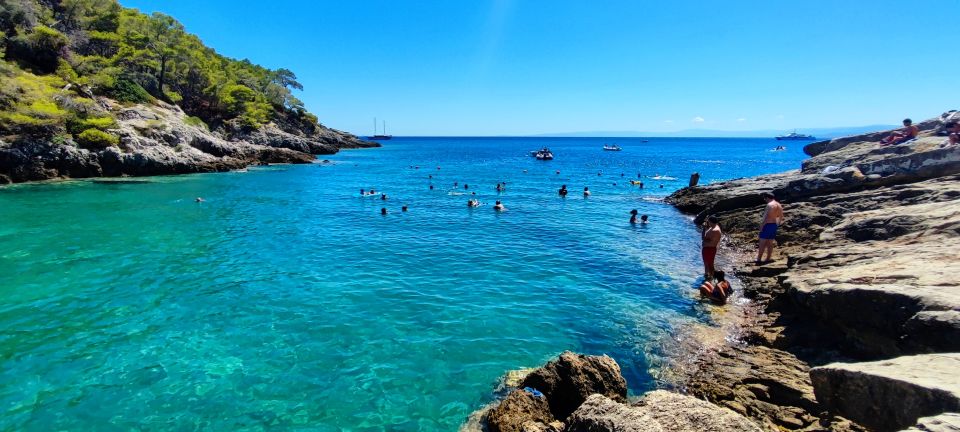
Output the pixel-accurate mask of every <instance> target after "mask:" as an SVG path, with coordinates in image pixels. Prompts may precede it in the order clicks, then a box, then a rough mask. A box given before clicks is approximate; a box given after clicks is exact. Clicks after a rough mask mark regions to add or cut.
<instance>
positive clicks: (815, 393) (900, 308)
mask: <svg viewBox="0 0 960 432" xmlns="http://www.w3.org/2000/svg"><path fill="white" fill-rule="evenodd" d="M941 125H942V121H941V120H940V119H933V120H929V121H926V122H923V123H920V128H921V130H922V132H921V134H920V137H919V138H918V139H916V140H913V141H911V142H909V143H905V144H901V145H897V146H880V145H879V144H878V142H877V140H878V139H879V138H881V137H882V136H883V135H884V134H882V133H877V134H867V135H861V136H857V137H849V138H842V139H837V140H832V141H825V142H819V143H813V144H811V145H809V146H807V148H806V149H805V150H806V151H807V153H808V154H810V155H812V156H813V157H812V158H810V159H809V160H807V161H805V162H804V163H803V166H802V169H801V170H799V171H792V172H788V173H784V174H777V175H771V176H762V177H758V178H752V179H739V180H733V181H729V182H723V183H718V184H712V185H708V186H705V187H695V188H686V189H683V190H681V191H678V192H677V193H675V194H673V195H672V196H671V197H669V198H668V201H669V202H671V203H673V204H674V205H676V206H677V207H678V208H680V209H681V210H683V211H686V212H690V213H695V214H697V220H698V221H700V220H702V219H703V218H705V217H706V216H707V215H710V214H716V215H718V216H719V218H720V220H721V225H722V226H723V228H724V229H725V231H726V233H727V237H728V238H727V240H726V242H727V246H728V247H730V248H732V249H739V250H742V251H744V254H743V255H742V256H740V259H739V260H736V264H735V267H736V269H735V270H736V271H737V273H738V275H740V277H741V280H742V281H743V283H744V285H745V287H744V288H745V294H746V295H747V296H748V297H751V298H753V299H755V300H756V302H755V304H756V307H757V310H756V315H754V316H750V317H748V318H746V319H745V324H744V325H745V326H746V327H747V332H746V334H747V337H746V341H747V342H748V343H747V344H746V345H742V346H733V345H731V346H725V347H720V348H718V349H716V350H715V351H714V352H708V353H706V354H705V355H704V357H703V358H702V359H700V360H699V363H700V367H699V368H696V370H695V371H693V372H692V373H690V375H689V376H688V377H686V384H687V388H688V390H690V391H691V392H692V393H694V394H695V395H698V396H702V397H705V398H707V399H709V400H711V401H714V402H716V403H718V404H720V405H723V406H726V407H729V408H731V409H733V410H734V411H738V412H740V413H742V414H745V415H749V416H752V417H754V418H756V419H758V420H760V421H761V422H762V423H764V424H766V425H767V426H768V428H770V429H774V428H781V429H793V430H800V429H803V430H808V429H809V428H815V429H816V428H831V429H842V428H854V429H855V428H858V427H859V426H856V425H850V424H846V423H844V422H843V421H841V420H838V419H836V418H835V417H833V416H834V415H839V416H843V417H845V418H849V419H851V420H854V421H855V422H856V423H859V424H860V425H863V426H866V427H868V428H870V429H872V430H899V429H901V428H904V427H908V426H910V425H913V424H914V422H916V421H917V419H918V418H919V417H923V416H930V415H936V414H939V413H941V412H943V411H945V410H946V411H950V410H955V409H957V408H956V407H957V405H956V403H957V402H956V401H957V400H958V399H957V396H958V394H960V391H958V389H960V374H958V373H957V370H958V369H956V365H957V363H956V360H955V357H952V356H953V355H952V354H951V355H947V356H944V355H940V354H934V353H951V352H958V351H960V287H958V285H957V283H956V275H957V274H960V252H957V249H956V244H957V243H958V241H960V146H952V147H946V146H943V144H944V142H945V140H946V138H945V137H944V136H939V135H937V131H938V130H939V129H940V127H941ZM763 191H773V192H774V193H775V194H776V195H777V197H778V198H779V199H780V200H781V202H782V203H783V204H784V207H785V212H786V222H785V224H784V226H783V227H782V228H781V231H780V235H778V242H779V245H778V246H779V247H778V254H779V256H780V259H779V260H778V261H777V262H775V263H772V264H766V265H763V266H756V265H754V264H753V263H752V259H753V255H752V254H753V251H754V250H755V247H756V246H755V242H756V235H757V234H756V231H757V229H758V226H759V223H760V221H759V218H760V216H761V213H762V208H763V201H762V199H761V198H760V195H759V194H760V193H761V192H763ZM926 356H934V357H926ZM858 361H867V362H865V363H858ZM837 362H840V363H837ZM811 367H813V369H812V370H811ZM811 375H812V376H813V379H811ZM855 389H859V390H856V391H855ZM841 424H843V425H844V426H843V427H840V426H837V425H841Z"/></svg>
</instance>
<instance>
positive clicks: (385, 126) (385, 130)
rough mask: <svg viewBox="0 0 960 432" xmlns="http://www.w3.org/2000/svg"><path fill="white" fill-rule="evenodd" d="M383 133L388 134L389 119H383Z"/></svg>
mask: <svg viewBox="0 0 960 432" xmlns="http://www.w3.org/2000/svg"><path fill="white" fill-rule="evenodd" d="M383 134H384V135H386V134H387V121H386V120H384V121H383Z"/></svg>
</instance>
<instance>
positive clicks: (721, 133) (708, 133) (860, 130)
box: [533, 125, 899, 139]
mask: <svg viewBox="0 0 960 432" xmlns="http://www.w3.org/2000/svg"><path fill="white" fill-rule="evenodd" d="M897 127H899V126H896V125H869V126H848V127H835V128H797V132H800V133H805V134H808V135H813V136H815V137H817V138H822V139H829V138H840V137H846V136H854V135H861V134H865V133H869V132H873V131H878V130H889V129H894V128H897ZM790 130H793V129H790ZM784 132H789V131H783V130H773V129H769V130H749V131H729V130H716V129H685V130H681V131H675V132H640V131H582V132H556V133H545V134H537V135H533V136H537V137H557V138H560V137H577V138H585V137H602V138H606V137H610V138H632V137H676V138H773V137H775V136H777V135H782V134H783V133H784Z"/></svg>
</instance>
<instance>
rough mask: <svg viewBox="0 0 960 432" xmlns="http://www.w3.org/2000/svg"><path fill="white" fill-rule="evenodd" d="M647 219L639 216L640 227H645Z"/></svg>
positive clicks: (645, 216)
mask: <svg viewBox="0 0 960 432" xmlns="http://www.w3.org/2000/svg"><path fill="white" fill-rule="evenodd" d="M647 219H649V217H647V215H643V216H640V224H641V225H646V224H647Z"/></svg>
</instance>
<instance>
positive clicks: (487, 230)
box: [0, 137, 804, 431]
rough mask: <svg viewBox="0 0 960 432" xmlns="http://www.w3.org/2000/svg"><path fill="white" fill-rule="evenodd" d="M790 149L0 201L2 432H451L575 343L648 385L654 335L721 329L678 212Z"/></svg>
mask: <svg viewBox="0 0 960 432" xmlns="http://www.w3.org/2000/svg"><path fill="white" fill-rule="evenodd" d="M604 144H618V145H620V146H621V147H622V149H623V150H622V151H619V152H614V151H604V150H602V147H603V145H604ZM777 144H778V143H777V141H775V140H773V139H735V138H723V139H711V138H645V139H640V138H469V137H445V138H438V137H430V138H417V137H395V138H394V139H392V140H390V141H384V142H383V147H382V148H375V149H362V150H346V151H342V152H340V153H338V154H336V155H330V156H321V157H320V158H319V159H318V161H317V162H318V163H316V164H309V165H278V166H267V167H255V168H254V167H251V168H249V169H248V170H245V171H235V172H227V173H211V174H196V175H181V176H163V177H149V178H124V179H87V180H75V181H57V182H44V183H34V184H21V185H12V186H4V187H0V430H4V431H7V430H9V431H53V430H68V431H93V430H96V431H130V430H142V431H191V430H205V431H228V430H229V431H262V430H271V431H453V430H457V428H458V427H459V426H460V425H461V424H462V423H463V422H464V420H465V419H466V418H467V416H468V415H469V414H470V413H471V412H472V411H474V410H476V409H478V408H480V407H482V406H484V405H485V404H487V403H489V402H491V401H492V400H493V399H494V389H495V388H496V387H497V385H498V383H499V382H500V380H501V377H503V376H504V374H505V373H507V372H509V371H512V370H517V369H522V368H529V367H536V366H539V365H541V364H543V363H544V362H545V361H547V360H549V359H550V358H552V357H554V356H556V355H557V354H559V353H560V352H562V351H564V350H573V351H576V352H580V353H586V354H606V355H609V356H611V357H612V358H614V359H615V360H616V361H617V362H618V363H619V364H620V366H621V368H622V369H623V374H624V376H625V377H626V379H627V382H628V384H629V389H630V393H631V394H632V395H640V394H642V393H643V392H645V391H648V390H651V389H654V388H657V387H658V386H660V385H663V383H662V382H661V381H660V380H659V379H658V378H657V377H658V376H659V374H660V372H661V371H660V368H662V367H663V365H664V363H665V362H664V360H665V359H664V355H667V354H666V353H665V352H664V350H663V349H662V348H661V347H662V346H663V341H664V340H668V339H669V338H671V337H672V335H673V332H675V331H676V329H677V328H679V327H681V326H684V325H688V324H691V323H709V322H710V320H711V314H710V313H709V310H708V309H709V307H708V306H707V305H705V304H704V303H703V302H702V301H701V300H700V299H699V297H698V295H697V292H696V288H697V286H698V285H699V278H700V277H701V276H700V275H701V273H702V265H701V262H700V257H699V235H698V230H697V229H696V227H695V226H694V225H693V224H692V222H691V218H690V216H688V215H683V214H681V213H679V212H678V211H677V210H675V209H674V208H673V207H671V206H670V205H668V204H665V203H664V202H663V201H662V200H663V198H664V197H665V196H667V195H668V194H670V193H671V192H673V191H676V190H677V189H680V188H681V187H684V186H686V185H687V182H688V179H689V176H690V175H691V173H694V172H698V173H700V175H701V177H700V182H701V184H704V183H711V182H716V181H720V180H726V179H732V178H738V177H747V176H755V175H760V174H765V173H774V172H781V171H786V170H790V169H795V168H798V167H799V164H800V161H801V160H802V159H803V158H804V156H803V153H802V150H801V144H799V143H798V144H795V143H789V144H788V148H787V150H785V151H773V149H774V147H776V146H777ZM542 147H549V148H550V149H551V150H552V151H553V153H554V155H555V159H554V160H551V161H540V160H536V159H535V158H534V157H531V155H530V152H531V151H533V150H537V149H540V148H542ZM631 180H634V181H642V182H643V187H642V188H641V187H640V186H639V185H636V184H632V183H631ZM497 183H501V184H505V186H504V190H502V191H497V190H496V185H497ZM562 185H566V186H567V188H568V190H569V194H568V195H567V196H566V197H565V198H563V197H560V196H559V195H558V193H557V191H558V189H559V188H560V187H561V186H562ZM431 186H432V188H431ZM584 188H589V190H590V192H591V195H590V196H588V197H585V196H584V195H583V193H582V191H583V190H584ZM361 189H365V190H371V189H373V190H375V191H376V193H377V194H376V195H374V196H361V195H360V190H361ZM381 193H383V194H386V198H387V199H386V200H384V199H382V197H381V195H380V194H381ZM198 197H202V199H203V201H202V202H198V201H197V200H196V198H198ZM470 199H478V200H479V201H480V202H481V205H480V206H479V207H476V208H470V207H468V205H467V202H468V200H470ZM497 200H500V201H502V203H503V205H504V206H505V207H506V211H503V212H496V211H494V208H493V207H494V203H495V202H496V201H497ZM404 206H406V207H407V211H403V207H404ZM381 209H386V211H387V214H386V215H382V214H381V211H382V210H381ZM633 209H636V210H638V211H639V213H640V214H646V215H648V216H649V221H650V222H649V223H648V224H646V225H631V224H630V223H629V219H630V211H631V210H633Z"/></svg>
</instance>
